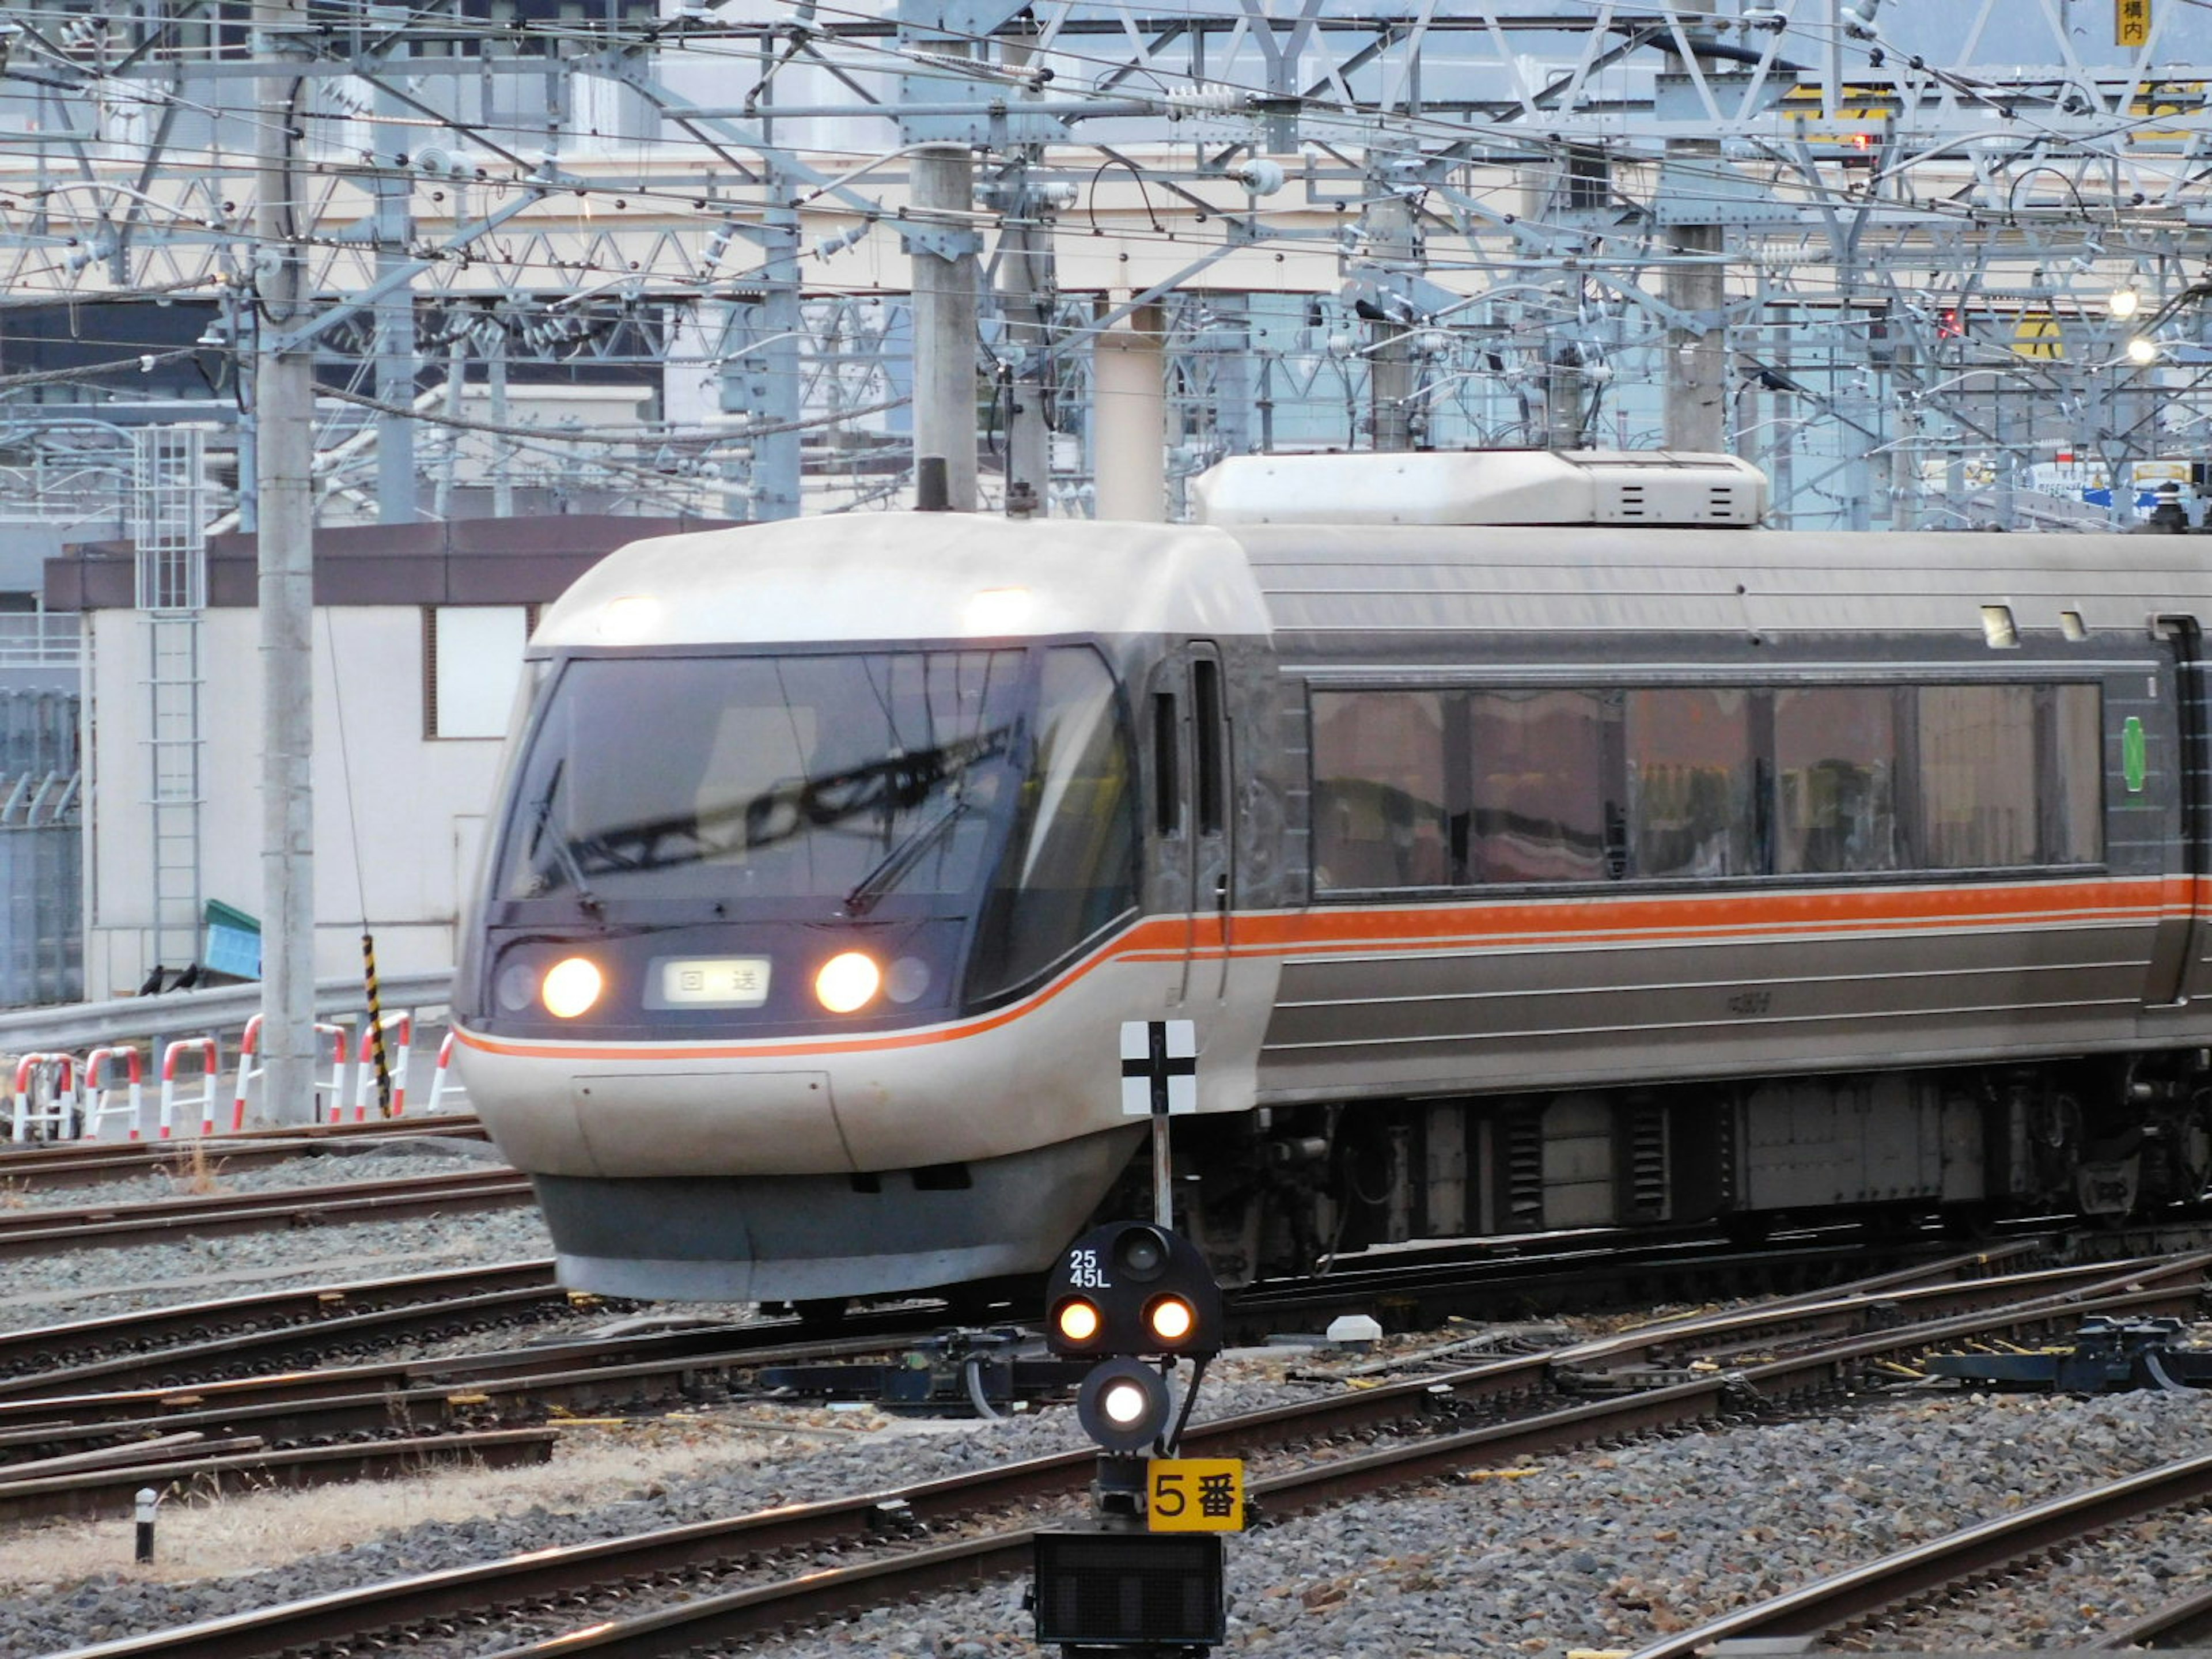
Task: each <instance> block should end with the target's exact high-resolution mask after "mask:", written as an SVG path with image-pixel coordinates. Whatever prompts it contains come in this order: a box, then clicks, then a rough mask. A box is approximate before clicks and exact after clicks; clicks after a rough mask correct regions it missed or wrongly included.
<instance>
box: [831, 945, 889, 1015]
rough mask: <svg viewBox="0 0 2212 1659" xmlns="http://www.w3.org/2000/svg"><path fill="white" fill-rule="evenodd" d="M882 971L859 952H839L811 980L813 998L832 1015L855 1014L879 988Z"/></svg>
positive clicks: (869, 957) (880, 986)
mask: <svg viewBox="0 0 2212 1659" xmlns="http://www.w3.org/2000/svg"><path fill="white" fill-rule="evenodd" d="M883 983H884V970H883V969H880V968H878V967H877V966H876V959H875V958H874V957H872V956H869V955H867V954H866V952H865V951H840V952H839V953H838V954H837V955H836V956H834V957H830V958H829V961H827V962H825V963H823V964H822V971H821V972H820V973H818V974H817V975H815V976H814V995H815V998H816V1000H817V1001H819V1002H820V1003H821V1005H822V1006H823V1007H824V1008H827V1009H828V1010H829V1012H831V1013H833V1014H850V1013H855V1012H859V1011H860V1009H862V1008H865V1007H866V1006H868V1004H869V1003H871V1002H872V1001H874V1000H875V995H876V993H877V992H878V990H880V989H882V988H883Z"/></svg>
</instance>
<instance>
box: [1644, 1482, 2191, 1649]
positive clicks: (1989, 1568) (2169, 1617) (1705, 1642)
mask: <svg viewBox="0 0 2212 1659" xmlns="http://www.w3.org/2000/svg"><path fill="white" fill-rule="evenodd" d="M2208 1501H2212V1456H2203V1457H2190V1458H2184V1459H2181V1460H2179V1462H2172V1463H2168V1464H2166V1465H2164V1466H2163V1467H2161V1468H2155V1469H2147V1470H2144V1471H2143V1472H2142V1473H2141V1474H2131V1475H2128V1476H2126V1477H2124V1478H2123V1479H2121V1480H2113V1481H2109V1482H2107V1483H2106V1484H2105V1485H2103V1486H2093V1487H2090V1488H2088V1489H2087V1490H2086V1491H2083V1492H2069V1493H2068V1494H2066V1495H2065V1496H2064V1497H2063V1498H2052V1499H2050V1500H2049V1501H2047V1502H2045V1503H2041V1504H2034V1505H2033V1506H2032V1507H2030V1508H2027V1509H2025V1510H2021V1511H2020V1512H2019V1513H2017V1514H2015V1515H2005V1516H1998V1517H1997V1518H1996V1519H1995V1520H1993V1521H1984V1522H1982V1523H1981V1524H1979V1525H1978V1526H1972V1527H1966V1528H1961V1529H1960V1530H1959V1531H1957V1532H1954V1533H1950V1534H1947V1535H1946V1536H1944V1537H1942V1538H1936V1539H1931V1540H1929V1541H1928V1542H1926V1543H1923V1544H1917V1545H1915V1546H1914V1547H1911V1548H1910V1549H1905V1550H1899V1551H1898V1552H1897V1553H1895V1554H1893V1555H1887V1556H1884V1557H1882V1558H1881V1559H1880V1560H1877V1561H1870V1562H1867V1563H1865V1564H1863V1565H1860V1566H1857V1567H1853V1568H1851V1569H1850V1570H1849V1571H1844V1572H1839V1573H1837V1574H1834V1575H1833V1576H1832V1577H1827V1578H1823V1579H1820V1580H1819V1581H1818V1582H1816V1583H1810V1584H1806V1585H1802V1586H1800V1587H1799V1588H1798V1589H1793V1590H1790V1591H1789V1592H1787V1593H1786V1594H1784V1595H1778V1596H1775V1597H1773V1598H1771V1600H1768V1601H1761V1602H1758V1603H1756V1604H1754V1605H1753V1606H1751V1607H1741V1608H1738V1609H1737V1610H1736V1611H1735V1612H1734V1613H1729V1614H1728V1615H1726V1616H1725V1617H1723V1618H1720V1619H1716V1620H1712V1621H1711V1622H1710V1623H1708V1624H1705V1625H1701V1626H1699V1627H1698V1628H1696V1629H1694V1630H1689V1631H1683V1632H1678V1633H1676V1634H1674V1635H1672V1636H1668V1637H1667V1638H1664V1639H1663V1640H1662V1641H1657V1642H1654V1643H1651V1644H1650V1645H1648V1646H1646V1647H1643V1648H1639V1649H1638V1650H1637V1651H1636V1653H1635V1654H1634V1656H1633V1659H1692V1655H1695V1654H1699V1653H1702V1652H1705V1651H1706V1650H1709V1649H1710V1648H1711V1647H1712V1645H1713V1644H1716V1643H1719V1642H1724V1641H1732V1640H1735V1641H1752V1640H1758V1639H1761V1638H1780V1637H1808V1636H1822V1635H1826V1634H1828V1633H1830V1632H1839V1631H1843V1630H1846V1629H1849V1628H1850V1627H1851V1626H1856V1625H1859V1624H1863V1623H1864V1622H1865V1621H1867V1620H1870V1619H1873V1618H1875V1617H1877V1616H1879V1615H1881V1614H1882V1613H1887V1612H1888V1611H1889V1610H1890V1609H1892V1608H1894V1607H1900V1606H1902V1605H1904V1604H1905V1603H1908V1602H1911V1601H1915V1600H1917V1599H1918V1598H1921V1597H1924V1596H1931V1595H1943V1594H1947V1593H1951V1592H1954V1591H1958V1590H1960V1589H1964V1588H1966V1587H1968V1586H1970V1585H1972V1583H1974V1581H1975V1580H1977V1579H1978V1578H1981V1577H1984V1576H1985V1575H1987V1574H1990V1573H1994V1572H1996V1571H2001V1570H2002V1569H2004V1568H2008V1567H2011V1566H2015V1565H2018V1564H2020V1563H2021V1562H2023V1561H2026V1560H2028V1559H2031V1558H2033V1557H2034V1556H2037V1555H2039V1554H2041V1553H2045V1552H2046V1551H2049V1550H2053V1549H2059V1548H2063V1547H2066V1546H2068V1545H2070V1544H2076V1543H2079V1542H2081V1541H2083V1540H2084V1539H2087V1538H2091V1537H2093V1536H2095V1535H2096V1534H2099V1533H2101V1532H2104V1531H2106V1530H2108V1529H2110V1528H2113V1527H2117V1526H2120V1525H2122V1524H2124V1523H2125V1522H2130V1521H2135V1520H2139V1519H2141V1518H2142V1516H2148V1515H2155V1514H2158V1513H2160V1511H2163V1510H2177V1509H2184V1508H2188V1507H2191V1506H2194V1505H2197V1504H2204V1503H2206V1502H2208ZM2203 1599H2205V1600H2208V1601H2212V1597H2207V1598H2203ZM2163 1617H2164V1620H2165V1621H2166V1622H2165V1623H2163V1624H2161V1625H2160V1633H2166V1632H2168V1631H2169V1630H2170V1629H2171V1627H2172V1626H2179V1624H2180V1623H2181V1622H2182V1620H2181V1616H2180V1615H2179V1612H2178V1611H2170V1612H2169V1613H2167V1614H2166V1615H2164V1616H2163ZM2160 1620H2161V1615H2160V1614H2153V1615H2152V1616H2151V1618H2150V1619H2148V1620H2139V1621H2137V1623H2136V1625H2135V1626H2130V1629H2129V1630H2126V1631H2120V1632H2113V1633H2112V1635H2110V1636H2108V1637H2107V1638H2106V1639H2105V1640H2104V1641H2102V1642H2100V1643H2099V1644H2097V1645H2098V1646H2099V1647H2100V1649H2111V1648H2112V1647H2116V1646H2128V1645H2132V1644H2133V1643H2134V1642H2135V1641H2137V1640H2140V1639H2141V1638H2140V1636H2139V1635H2137V1634H2136V1632H2140V1631H2142V1629H2144V1628H2145V1627H2146V1626H2151V1625H2153V1624H2154V1621H2160Z"/></svg>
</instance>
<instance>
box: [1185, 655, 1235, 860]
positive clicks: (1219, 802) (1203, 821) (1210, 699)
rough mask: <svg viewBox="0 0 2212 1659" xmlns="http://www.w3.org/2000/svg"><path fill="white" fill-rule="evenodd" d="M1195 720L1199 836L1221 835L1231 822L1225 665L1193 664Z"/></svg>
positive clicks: (1200, 661)
mask: <svg viewBox="0 0 2212 1659" xmlns="http://www.w3.org/2000/svg"><path fill="white" fill-rule="evenodd" d="M1190 695H1191V703H1192V705H1193V706H1192V708H1191V718H1192V719H1193V720H1194V721H1196V722H1197V726H1198V731H1197V732H1196V734H1195V736H1194V740H1193V744H1192V746H1193V747H1194V749H1195V750H1196V751H1197V761H1198V833H1199V834H1200V835H1201V836H1218V835H1219V834H1220V833H1221V831H1222V829H1223V828H1224V827H1225V825H1226V824H1227V823H1228V821H1229V813H1228V808H1227V805H1226V804H1225V803H1226V801H1227V799H1228V794H1229V780H1228V777H1227V772H1228V769H1227V768H1226V767H1225V766H1224V765H1223V764H1222V750H1223V749H1224V748H1225V744H1223V743H1222V741H1221V738H1222V726H1223V714H1222V708H1221V665H1220V664H1219V663H1218V662H1216V661H1214V660H1213V659H1212V658H1211V657H1199V658H1196V659H1193V661H1192V663H1191V665H1190Z"/></svg>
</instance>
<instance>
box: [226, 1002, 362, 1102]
mask: <svg viewBox="0 0 2212 1659" xmlns="http://www.w3.org/2000/svg"><path fill="white" fill-rule="evenodd" d="M315 1035H316V1036H317V1037H318V1038H324V1037H327V1038H329V1039H330V1042H331V1049H332V1050H333V1053H332V1056H331V1069H330V1070H329V1071H328V1072H327V1073H324V1072H317V1073H315V1076H314V1094H315V1098H314V1114H313V1121H315V1122H317V1123H320V1122H322V1121H324V1119H323V1103H324V1101H325V1098H327V1099H328V1100H329V1102H330V1103H331V1121H333V1122H335V1121H337V1117H338V1115H339V1114H340V1111H341V1110H342V1109H343V1103H344V1100H345V1069H346V1030H345V1027H344V1026H343V1025H331V1024H325V1023H324V1022H323V1021H321V1020H317V1021H316V1022H315ZM321 1048H322V1045H321V1043H320V1042H318V1043H317V1044H316V1051H317V1052H316V1055H315V1058H316V1060H317V1061H318V1063H319V1062H320V1060H321V1059H322V1054H321ZM260 1055H261V1016H260V1015H258V1014H256V1015H254V1017H253V1018H252V1019H249V1020H247V1021H246V1036H245V1037H244V1038H243V1039H242V1040H241V1041H240V1043H239V1045H238V1086H237V1088H236V1089H234V1091H232V1094H231V1103H230V1127H231V1128H232V1129H233V1130H234V1131H235V1130H238V1129H242V1128H244V1127H246V1087H247V1085H249V1084H251V1083H252V1081H253V1079H256V1078H258V1077H259V1076H260V1075H261V1074H262V1073H264V1072H265V1071H267V1070H268V1069H269V1068H268V1067H267V1066H264V1065H262V1064H261V1060H260Z"/></svg>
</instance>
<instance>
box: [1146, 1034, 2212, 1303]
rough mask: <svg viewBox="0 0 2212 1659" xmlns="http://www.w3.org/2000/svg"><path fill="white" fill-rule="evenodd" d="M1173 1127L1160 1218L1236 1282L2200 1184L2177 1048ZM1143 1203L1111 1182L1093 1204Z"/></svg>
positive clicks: (2075, 1200)
mask: <svg viewBox="0 0 2212 1659" xmlns="http://www.w3.org/2000/svg"><path fill="white" fill-rule="evenodd" d="M1141 1162H1142V1160H1140V1163H1141ZM1146 1167H1147V1168H1148V1165H1146ZM1176 1173H1177V1176H1178V1182H1177V1187H1178V1192H1177V1204H1178V1213H1177V1220H1178V1223H1179V1224H1180V1225H1182V1226H1183V1227H1184V1228H1185V1229H1186V1231H1188V1232H1189V1233H1190V1234H1191V1235H1192V1236H1193V1237H1195V1238H1197V1239H1198V1240H1199V1241H1200V1243H1201V1244H1202V1245H1203V1246H1204V1248H1205V1249H1206V1252H1207V1254H1208V1255H1209V1256H1210V1257H1211V1258H1212V1261H1214V1264H1215V1267H1216V1268H1217V1270H1218V1272H1220V1273H1222V1274H1223V1276H1224V1278H1225V1281H1226V1282H1229V1283H1231V1284H1236V1283H1243V1282H1248V1281H1249V1280H1251V1279H1255V1278H1259V1277H1265V1276H1272V1275H1273V1274H1277V1273H1296V1272H1303V1271H1307V1270H1310V1268H1311V1267H1312V1266H1313V1265H1314V1264H1315V1263H1316V1262H1317V1261H1323V1260H1325V1259H1327V1258H1328V1257H1329V1256H1331V1255H1337V1254H1341V1253H1346V1252H1350V1251H1353V1250H1358V1249H1367V1248H1370V1247H1372V1246H1375V1245H1378V1244H1392V1243H1406V1242H1409V1241H1413V1240H1418V1239H1431V1238H1455V1237H1469V1236H1492V1235H1504V1234H1513V1233H1530V1232H1542V1231H1558V1230H1562V1229H1572V1228H1582V1227H1635V1226H1639V1225H1651V1226H1658V1225H1696V1224H1701V1223H1709V1224H1712V1225H1717V1226H1719V1227H1721V1228H1723V1229H1724V1230H1727V1231H1734V1232H1738V1233H1741V1234H1742V1235H1744V1236H1746V1237H1757V1236H1760V1235H1762V1234H1764V1233H1765V1232H1766V1231H1771V1229H1773V1228H1775V1227H1777V1226H1780V1225H1791V1224H1796V1223H1802V1222H1806V1221H1810V1220H1814V1219H1829V1220H1832V1219H1836V1218H1839V1217H1843V1216H1846V1215H1857V1216H1867V1215H1872V1216H1876V1217H1887V1218H1893V1219H1896V1220H1898V1221H1899V1222H1905V1221H1911V1222H1915V1223H1917V1222H1919V1221H1922V1220H1924V1219H1926V1218H1929V1217H1931V1216H1938V1215H1940V1216H1942V1217H1944V1218H1948V1219H1951V1220H1954V1221H1957V1222H1960V1223H1967V1222H1972V1221H1974V1220H1978V1219H1981V1218H1996V1217H1998V1216H2002V1215H2008V1214H2057V1213H2075V1214H2081V1215H2084V1216H2089V1217H2095V1218H2114V1219H2118V1218H2125V1217H2128V1216H2132V1215H2139V1214H2142V1213H2143V1212H2146V1211H2148V1210H2152V1209H2155V1208H2157V1207H2159V1206H2164V1205H2168V1204H2172V1203H2177V1202H2185V1201H2188V1200H2193V1199H2196V1198H2197V1197H2198V1196H2200V1195H2201V1194H2203V1193H2204V1191H2205V1190H2206V1188H2207V1186H2208V1183H2212V1066H2208V1056H2207V1055H2206V1054H2204V1053H2203V1051H2201V1050H2194V1049H2191V1050H2180V1051H2173V1052H2166V1053H2157V1054H2136V1055H2130V1056H2124V1057H2114V1058H2091V1059H2081V1060H2069V1061H2063V1062H2051V1063H2047V1064H2039V1065H2028V1066H2002V1067H1996V1066H1976V1067H1960V1068H1953V1069H1946V1070H1941V1071H1915V1072H1889V1073H1864V1074H1857V1075H1850V1076H1838V1077H1808V1078H1797V1079H1760V1080H1757V1081H1750V1082H1697V1083H1683V1084H1675V1085H1666V1086H1662V1087H1644V1088H1635V1089H1616V1090H1583V1091H1572V1092H1565V1093H1559V1094H1553V1095H1548V1096H1538V1097H1447V1098H1437V1099H1422V1100H1401V1101H1360V1102H1356V1103H1343V1104H1334V1105H1300V1106H1291V1107H1274V1108H1270V1109H1263V1110H1261V1111H1259V1112H1255V1113H1254V1114H1251V1115H1249V1116H1246V1117H1239V1118H1233V1119H1231V1118H1209V1119H1202V1120H1196V1121H1194V1120H1188V1119H1185V1120H1182V1121H1178V1122H1177V1124H1176ZM1115 1205H1119V1206H1120V1207H1119V1208H1114V1207H1113V1206H1115ZM1145 1207H1147V1200H1145V1199H1144V1198H1142V1197H1141V1196H1139V1195H1136V1194H1117V1195H1116V1197H1115V1199H1114V1200H1109V1212H1112V1213H1134V1212H1136V1211H1137V1210H1139V1209H1142V1208H1145Z"/></svg>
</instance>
